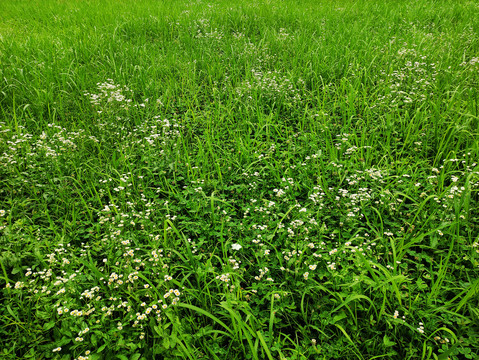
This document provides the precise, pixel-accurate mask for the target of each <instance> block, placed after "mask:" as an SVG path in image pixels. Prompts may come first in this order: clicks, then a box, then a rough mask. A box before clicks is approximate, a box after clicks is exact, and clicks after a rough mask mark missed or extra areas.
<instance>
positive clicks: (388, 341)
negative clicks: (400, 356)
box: [383, 335, 396, 347]
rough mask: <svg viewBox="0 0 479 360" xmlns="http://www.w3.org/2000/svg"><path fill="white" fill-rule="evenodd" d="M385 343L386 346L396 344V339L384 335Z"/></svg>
mask: <svg viewBox="0 0 479 360" xmlns="http://www.w3.org/2000/svg"><path fill="white" fill-rule="evenodd" d="M383 344H384V346H385V347H390V346H394V345H396V343H395V342H394V341H391V340H390V339H389V337H388V336H387V335H384V337H383Z"/></svg>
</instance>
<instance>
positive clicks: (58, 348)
mask: <svg viewBox="0 0 479 360" xmlns="http://www.w3.org/2000/svg"><path fill="white" fill-rule="evenodd" d="M61 350H62V348H61V347H60V346H59V347H57V348H55V349H53V350H52V352H59V351H61Z"/></svg>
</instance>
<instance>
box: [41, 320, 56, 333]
mask: <svg viewBox="0 0 479 360" xmlns="http://www.w3.org/2000/svg"><path fill="white" fill-rule="evenodd" d="M54 326H55V321H50V322H47V323H46V324H44V325H43V330H44V331H47V330H50V329H51V328H52V327H54Z"/></svg>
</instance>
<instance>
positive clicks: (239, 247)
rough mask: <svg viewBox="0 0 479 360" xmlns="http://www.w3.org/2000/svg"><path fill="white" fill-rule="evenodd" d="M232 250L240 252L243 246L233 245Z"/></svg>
mask: <svg viewBox="0 0 479 360" xmlns="http://www.w3.org/2000/svg"><path fill="white" fill-rule="evenodd" d="M231 248H232V249H233V250H240V249H241V248H242V246H241V245H240V244H233V245H231Z"/></svg>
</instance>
